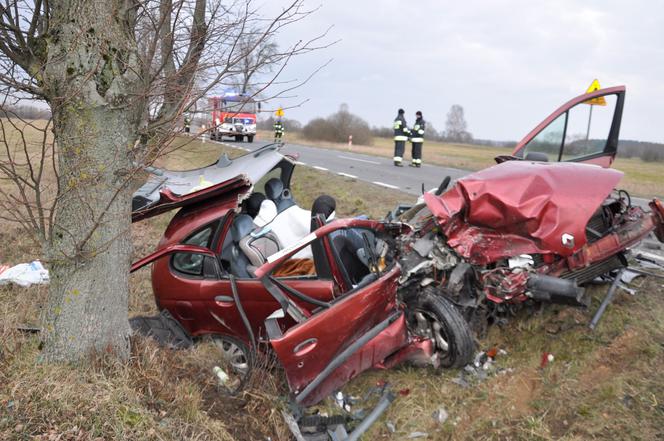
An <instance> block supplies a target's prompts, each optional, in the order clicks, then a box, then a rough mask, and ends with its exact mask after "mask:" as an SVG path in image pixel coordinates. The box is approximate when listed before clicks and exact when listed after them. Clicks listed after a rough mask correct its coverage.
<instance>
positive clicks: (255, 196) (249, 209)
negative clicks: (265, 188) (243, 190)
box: [242, 193, 265, 217]
mask: <svg viewBox="0 0 664 441" xmlns="http://www.w3.org/2000/svg"><path fill="white" fill-rule="evenodd" d="M264 200H265V195H264V194H263V193H252V194H251V196H249V197H248V198H247V199H245V200H244V202H243V203H242V208H244V211H245V212H246V213H247V214H248V215H249V216H251V217H256V215H257V214H258V212H259V211H260V210H261V203H262V202H263V201H264Z"/></svg>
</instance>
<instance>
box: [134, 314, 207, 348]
mask: <svg viewBox="0 0 664 441" xmlns="http://www.w3.org/2000/svg"><path fill="white" fill-rule="evenodd" d="M129 326H131V329H132V331H134V333H137V334H142V335H144V336H146V337H152V338H154V339H155V340H157V342H158V343H159V344H160V345H161V346H166V347H168V348H170V349H186V348H189V347H191V346H192V345H193V344H194V342H193V341H192V339H191V337H189V334H187V331H185V330H184V328H183V327H182V326H181V325H180V323H179V322H178V321H177V320H175V319H174V318H173V316H172V315H171V313H170V312H168V310H167V309H164V310H162V311H161V312H160V313H159V315H157V316H154V317H145V316H140V317H134V318H131V319H129Z"/></svg>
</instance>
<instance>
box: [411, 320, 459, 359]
mask: <svg viewBox="0 0 664 441" xmlns="http://www.w3.org/2000/svg"><path fill="white" fill-rule="evenodd" d="M412 315H413V318H414V320H413V323H412V324H413V325H414V326H413V328H412V330H413V332H415V333H416V334H417V335H420V336H422V337H427V338H430V339H431V340H432V341H433V344H434V347H435V349H436V352H438V353H440V354H441V356H442V357H443V358H445V357H447V356H448V355H449V353H450V343H449V341H450V337H449V335H447V332H446V330H445V327H444V326H443V325H442V324H441V323H440V321H439V320H438V319H437V318H436V316H435V314H433V313H431V312H429V311H426V310H424V309H421V308H417V309H416V310H415V311H414V312H413V314H412Z"/></svg>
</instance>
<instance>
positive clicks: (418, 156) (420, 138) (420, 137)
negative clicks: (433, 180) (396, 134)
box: [410, 110, 425, 167]
mask: <svg viewBox="0 0 664 441" xmlns="http://www.w3.org/2000/svg"><path fill="white" fill-rule="evenodd" d="M415 118H416V119H415V125H414V126H413V130H411V131H410V142H411V143H412V145H413V147H412V148H413V150H412V158H413V159H412V162H411V163H410V166H411V167H422V144H423V143H424V128H425V122H424V119H423V118H422V112H420V111H419V110H418V111H417V112H415Z"/></svg>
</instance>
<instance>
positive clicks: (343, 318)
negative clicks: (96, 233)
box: [132, 87, 664, 405]
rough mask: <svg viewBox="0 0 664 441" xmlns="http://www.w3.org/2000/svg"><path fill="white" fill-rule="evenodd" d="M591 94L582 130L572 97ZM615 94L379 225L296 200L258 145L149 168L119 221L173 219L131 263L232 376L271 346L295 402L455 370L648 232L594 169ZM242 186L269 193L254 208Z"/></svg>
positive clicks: (619, 102)
mask: <svg viewBox="0 0 664 441" xmlns="http://www.w3.org/2000/svg"><path fill="white" fill-rule="evenodd" d="M600 96H601V97H604V99H605V102H606V103H607V105H606V106H602V108H601V109H600V110H601V111H600V110H595V112H594V114H593V115H592V125H591V124H590V123H591V121H590V118H588V111H589V110H590V111H591V112H592V109H593V107H592V106H589V105H588V104H586V102H587V101H588V100H590V99H593V98H597V97H600ZM624 98H625V89H624V87H616V88H610V89H604V90H601V91H598V92H594V93H592V94H588V95H582V96H580V97H577V98H575V99H573V100H571V101H570V102H568V103H567V104H565V105H563V106H562V107H560V108H559V109H558V110H556V112H554V113H553V114H552V115H551V116H550V117H548V118H547V119H546V120H545V121H544V122H543V123H542V124H540V125H539V126H538V127H537V128H536V129H535V130H533V131H532V132H531V133H530V134H528V135H527V136H526V137H525V138H524V140H522V141H521V142H520V143H519V144H518V145H517V148H516V149H515V151H514V152H513V154H512V155H510V156H504V157H499V158H497V161H498V162H499V164H497V165H495V166H493V167H490V168H488V169H486V170H482V171H480V172H477V173H473V174H470V175H468V176H466V177H464V178H462V179H459V180H458V181H457V182H456V183H455V185H454V186H452V188H450V189H449V190H447V186H448V185H449V179H445V180H443V183H442V184H441V186H440V187H439V188H438V189H436V190H435V191H432V192H430V193H426V194H424V195H423V198H422V201H421V202H420V203H418V204H416V205H415V206H412V207H410V208H409V209H407V210H406V211H405V212H403V213H399V215H398V216H397V213H393V214H392V215H391V216H388V218H386V219H385V220H382V221H375V220H366V219H343V220H336V221H332V222H329V223H328V222H326V219H325V218H323V217H320V216H317V214H316V213H311V212H309V211H307V210H305V209H303V208H301V207H299V206H297V204H296V203H295V201H294V200H293V199H292V196H291V193H290V179H291V176H292V172H293V167H294V163H295V158H292V157H287V156H284V155H282V154H281V153H280V152H279V147H278V146H274V145H268V146H265V147H263V148H261V149H258V150H256V151H254V152H251V153H248V154H246V155H244V156H241V157H239V158H235V159H233V160H230V159H228V158H227V157H225V156H222V158H220V160H219V161H218V162H217V163H215V164H212V165H211V166H209V167H205V168H202V169H198V170H190V171H186V172H171V171H167V170H158V169H152V170H151V172H152V174H151V177H150V179H149V180H148V182H147V183H146V184H145V185H144V186H143V187H141V189H139V191H138V192H137V193H136V194H135V197H134V207H133V208H134V212H133V216H134V220H140V219H145V218H147V217H150V216H154V215H157V214H160V213H163V212H166V211H167V210H171V209H174V208H179V211H178V213H177V214H176V215H175V216H174V217H173V219H172V220H171V222H170V224H169V226H168V227H167V229H166V231H165V233H164V236H163V238H162V239H161V241H160V242H159V245H158V246H157V250H156V251H155V252H154V253H152V254H151V255H149V256H146V257H145V258H143V259H141V260H139V261H138V262H136V263H135V264H134V265H133V266H132V271H135V270H137V269H139V268H141V267H143V266H145V265H148V264H152V284H153V290H154V294H155V299H156V302H157V305H158V306H159V308H160V309H162V310H167V311H169V312H170V314H171V315H172V317H173V318H174V319H175V320H176V321H177V322H178V323H179V324H180V325H181V326H182V327H183V328H184V329H185V330H186V331H187V333H188V334H189V335H191V336H194V337H201V336H212V337H213V338H214V339H215V341H216V342H217V343H218V345H219V347H220V349H222V351H223V353H224V354H225V356H226V357H227V358H228V359H229V360H230V362H231V365H232V366H233V367H234V368H235V369H237V370H239V371H246V370H247V369H248V368H249V364H250V362H251V355H250V354H251V353H252V351H255V350H257V349H258V347H259V346H260V344H261V343H268V342H269V345H270V346H271V348H272V350H273V352H274V353H275V354H276V356H277V357H278V359H279V360H280V362H281V363H282V365H283V366H284V369H285V371H286V375H287V378H288V382H289V385H290V387H291V390H292V391H293V393H294V395H295V400H296V402H298V403H300V404H304V405H309V404H313V403H316V402H318V401H319V400H320V399H322V398H323V397H325V396H326V395H328V394H329V393H330V392H331V391H333V390H335V389H336V388H338V387H340V386H341V385H343V384H344V383H345V382H346V381H348V380H349V379H350V378H353V377H354V376H356V375H358V374H359V373H361V372H362V371H364V370H366V369H369V368H387V367H390V366H393V365H395V364H396V363H399V362H402V361H411V362H415V363H418V364H433V365H435V366H442V367H460V366H463V365H465V364H466V363H468V362H469V361H471V360H472V358H473V356H474V352H475V341H474V337H473V331H475V332H482V329H483V328H484V327H485V326H486V325H487V324H488V323H490V322H492V321H495V320H497V319H499V318H500V317H501V316H503V315H505V314H509V313H510V312H512V310H513V309H514V308H517V307H519V305H523V304H527V303H532V302H558V303H565V304H571V305H579V306H582V305H587V304H588V299H587V295H586V294H585V292H584V290H583V288H582V287H581V286H582V285H583V284H584V283H586V282H588V281H590V280H592V279H594V278H595V277H597V276H600V275H607V274H610V273H611V272H612V271H615V270H617V269H620V268H624V267H625V266H626V265H627V262H626V259H625V256H624V255H625V253H626V251H627V249H628V248H629V247H630V246H632V245H634V244H635V243H637V242H638V241H640V240H641V239H642V238H643V237H645V236H646V235H648V234H649V233H650V232H652V231H655V233H656V234H657V237H658V238H659V239H660V240H664V207H663V206H662V204H661V203H660V202H659V201H657V200H653V201H652V202H651V203H650V211H646V210H645V209H644V208H642V207H639V206H635V205H633V204H632V202H631V200H630V198H629V195H627V193H626V192H624V191H615V190H614V188H615V186H616V185H617V184H618V182H619V180H620V178H621V176H622V173H621V172H618V171H615V170H611V169H608V168H604V167H608V166H609V165H610V164H611V163H612V161H613V158H614V157H615V153H616V151H617V148H618V134H619V129H620V120H621V114H622V107H623V103H624ZM588 163H591V164H588ZM601 166H603V167H601ZM446 190H447V191H446ZM255 195H262V197H264V198H265V200H266V201H268V203H265V201H263V202H261V204H260V210H259V211H258V213H256V212H255V210H254V212H252V210H253V209H251V207H250V206H249V205H248V202H249V201H250V200H251V199H252V198H253V197H254V196H255ZM263 205H265V208H267V207H271V210H272V211H271V212H270V213H271V215H270V216H269V217H268V218H267V219H266V218H265V215H264V213H263V210H264V207H263ZM254 208H255V207H254ZM267 211H269V210H267ZM259 220H260V222H259ZM284 226H285V228H284ZM351 233H352V234H353V235H354V237H355V238H356V239H357V240H355V241H351V242H352V245H349V241H348V240H344V237H345V236H347V235H349V234H351ZM349 256H350V258H349ZM342 257H345V258H342ZM348 262H352V263H351V264H348Z"/></svg>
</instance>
